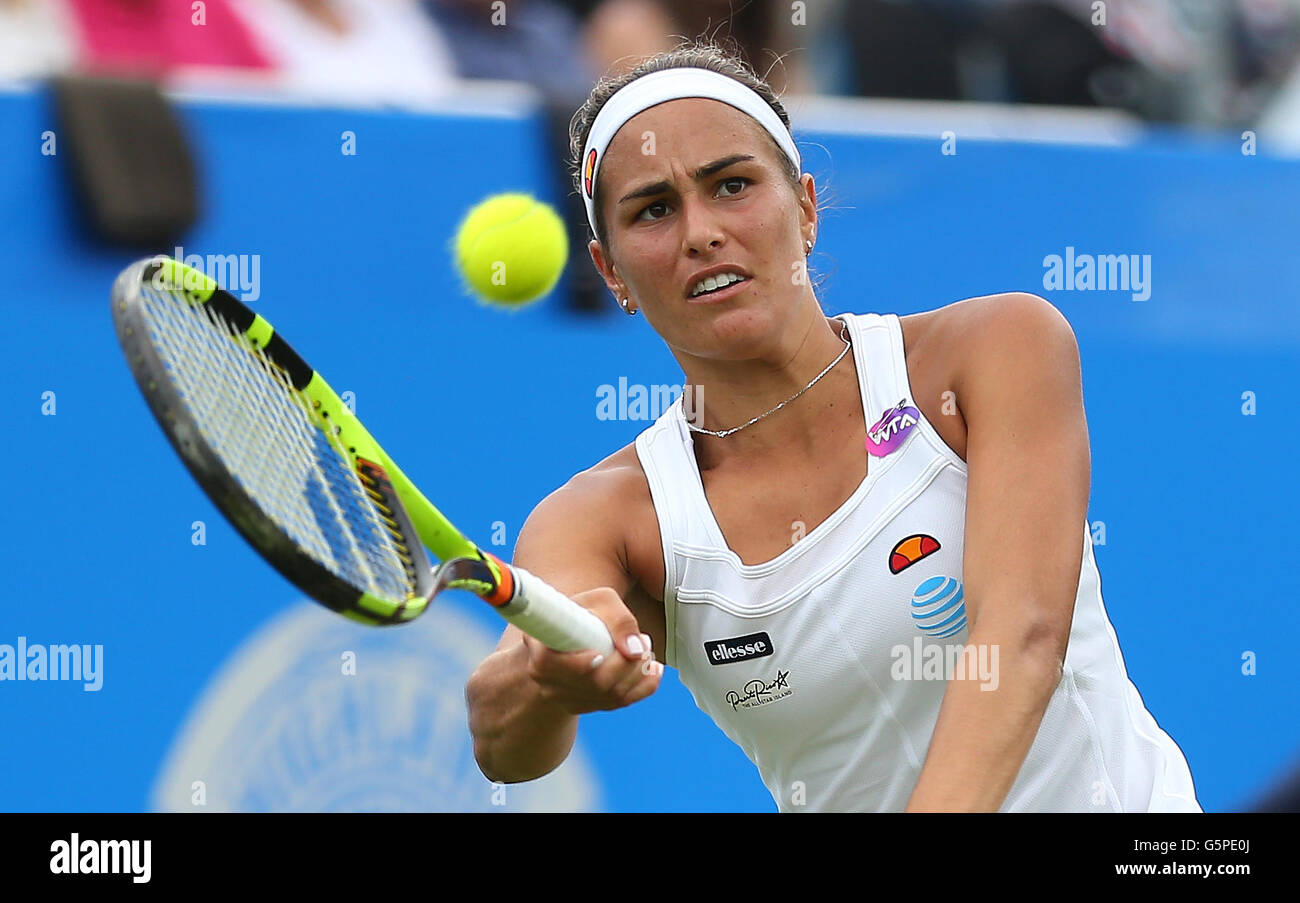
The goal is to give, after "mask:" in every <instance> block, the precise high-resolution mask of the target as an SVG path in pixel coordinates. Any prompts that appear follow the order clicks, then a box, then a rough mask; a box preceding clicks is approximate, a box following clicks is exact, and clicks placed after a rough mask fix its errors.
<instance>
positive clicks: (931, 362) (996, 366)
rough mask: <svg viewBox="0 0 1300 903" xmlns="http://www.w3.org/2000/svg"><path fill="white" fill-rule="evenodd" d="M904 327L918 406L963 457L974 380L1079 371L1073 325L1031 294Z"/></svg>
mask: <svg viewBox="0 0 1300 903" xmlns="http://www.w3.org/2000/svg"><path fill="white" fill-rule="evenodd" d="M899 322H900V324H901V326H902V329H903V344H904V347H905V352H906V356H907V370H908V378H909V381H910V382H911V384H912V392H913V394H914V396H915V398H916V403H917V405H918V406H919V407H920V408H921V411H922V413H924V414H925V416H926V419H927V420H929V421H930V422H931V423H932V424H933V425H934V427H935V429H936V431H937V432H938V433H939V435H940V437H941V438H942V439H943V440H944V441H945V442H946V443H947V444H948V445H949V446H950V447H951V448H952V449H953V450H954V451H956V452H957V454H958V455H960V456H961V457H962V458H965V457H966V421H965V416H964V409H963V398H964V396H965V394H966V393H967V391H968V390H969V388H970V386H971V384H972V381H973V380H980V379H985V378H990V377H992V378H1003V379H1016V378H1022V377H1024V376H1026V375H1028V374H1030V373H1037V372H1040V371H1041V370H1042V369H1043V368H1048V369H1066V370H1070V369H1072V370H1073V371H1074V372H1077V369H1078V345H1077V343H1076V341H1075V337H1074V330H1073V329H1072V328H1071V327H1070V324H1069V321H1068V320H1066V318H1065V316H1064V315H1063V314H1062V313H1061V312H1060V311H1059V310H1058V309H1057V308H1056V307H1055V306H1054V305H1053V304H1052V303H1051V302H1050V301H1048V300H1047V299H1045V298H1042V297H1040V296H1038V295H1034V294H1031V293H1029V292H1002V293H999V294H994V295H982V296H980V297H976V298H966V299H964V300H961V301H955V302H953V303H952V304H947V305H944V306H943V307H939V308H936V309H934V310H928V311H924V312H922V313H917V314H909V315H908V316H904V317H900V318H899Z"/></svg>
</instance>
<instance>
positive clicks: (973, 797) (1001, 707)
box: [906, 635, 1061, 812]
mask: <svg viewBox="0 0 1300 903" xmlns="http://www.w3.org/2000/svg"><path fill="white" fill-rule="evenodd" d="M982 642H983V641H982V640H981V639H979V638H978V637H976V636H974V635H972V637H971V639H970V640H969V641H968V645H973V646H975V647H976V648H977V649H978V648H979V644H981V643H982ZM1009 645H1010V648H1009ZM997 648H998V649H999V652H1000V653H1002V654H1000V655H999V656H998V659H997V668H996V671H995V674H996V679H997V684H996V689H992V690H990V689H985V687H986V686H987V684H986V683H985V682H983V681H982V680H980V679H978V678H977V677H976V676H974V675H970V674H967V676H966V677H965V678H964V679H953V680H949V682H948V688H947V690H946V691H945V693H944V697H943V704H942V706H941V707H940V709H939V718H938V721H937V723H936V724H935V729H934V734H933V736H932V738H931V740H930V747H929V750H928V752H927V754H926V757H925V763H924V765H923V766H922V768H921V774H920V777H919V779H918V780H917V783H916V787H915V788H914V789H913V791H912V796H911V798H910V799H909V800H908V804H907V810H906V811H908V812H936V811H943V812H996V811H997V810H998V809H999V808H1000V807H1001V805H1002V803H1003V801H1004V800H1005V799H1006V796H1007V793H1008V792H1010V790H1011V787H1012V785H1013V784H1014V783H1015V780H1016V776H1017V775H1018V774H1019V773H1020V768H1021V766H1022V765H1023V764H1024V761H1025V757H1026V756H1027V755H1028V754H1029V749H1030V747H1031V746H1032V745H1033V742H1034V737H1035V736H1037V734H1038V726H1039V724H1040V723H1041V721H1042V718H1043V713H1044V712H1045V711H1046V710H1047V704H1048V702H1049V701H1050V700H1051V698H1052V693H1053V691H1054V690H1055V689H1056V686H1057V684H1058V683H1059V682H1060V678H1061V660H1060V657H1059V655H1058V654H1057V653H1056V651H1055V649H1054V647H1053V646H1052V645H1051V644H1050V643H1030V642H1023V641H1017V642H1015V643H1013V644H1006V643H1002V644H998V647H997Z"/></svg>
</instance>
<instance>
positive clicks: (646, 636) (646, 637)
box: [641, 633, 654, 651]
mask: <svg viewBox="0 0 1300 903" xmlns="http://www.w3.org/2000/svg"><path fill="white" fill-rule="evenodd" d="M641 639H643V640H645V648H646V651H649V650H651V649H653V648H654V643H653V642H651V640H650V634H648V633H643V634H641Z"/></svg>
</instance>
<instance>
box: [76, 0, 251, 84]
mask: <svg viewBox="0 0 1300 903" xmlns="http://www.w3.org/2000/svg"><path fill="white" fill-rule="evenodd" d="M58 2H60V3H63V4H65V5H66V8H67V10H68V11H69V12H70V14H71V18H72V20H73V22H74V23H75V33H76V36H77V43H78V47H79V51H80V52H79V54H78V62H79V64H80V67H81V68H83V69H87V70H90V71H92V72H123V73H130V74H133V75H143V76H152V77H155V78H162V77H164V76H166V75H168V74H169V73H171V72H173V71H175V70H178V69H182V68H186V67H192V66H197V67H219V68H231V69H257V70H268V69H270V68H271V65H272V64H271V61H270V59H269V58H268V57H267V56H266V55H265V54H264V53H263V52H262V50H261V49H260V48H259V47H258V44H257V41H256V40H255V39H254V37H253V36H252V34H251V33H250V32H249V30H248V28H247V26H246V25H245V23H244V21H243V20H242V19H241V18H240V17H239V16H238V15H236V14H235V12H234V10H233V9H232V8H231V4H230V2H229V0H208V2H206V3H205V4H204V5H203V6H202V7H201V8H200V9H199V10H196V9H194V8H193V7H192V4H191V3H190V2H189V0H58Z"/></svg>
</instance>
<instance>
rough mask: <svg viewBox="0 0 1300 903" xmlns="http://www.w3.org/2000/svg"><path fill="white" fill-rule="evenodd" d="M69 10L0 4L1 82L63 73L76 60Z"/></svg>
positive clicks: (35, 0)
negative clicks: (2, 80)
mask: <svg viewBox="0 0 1300 903" xmlns="http://www.w3.org/2000/svg"><path fill="white" fill-rule="evenodd" d="M71 30H72V23H71V22H70V21H68V18H67V15H66V10H65V9H64V8H63V7H62V6H61V5H59V4H57V3H47V2H46V0H0V79H9V78H35V77H39V76H44V75H52V74H54V73H58V72H64V71H66V70H68V69H70V68H71V67H72V64H73V61H74V60H75V59H76V55H77V51H76V45H75V43H74V42H73V40H72V34H71Z"/></svg>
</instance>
